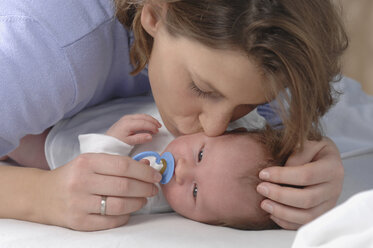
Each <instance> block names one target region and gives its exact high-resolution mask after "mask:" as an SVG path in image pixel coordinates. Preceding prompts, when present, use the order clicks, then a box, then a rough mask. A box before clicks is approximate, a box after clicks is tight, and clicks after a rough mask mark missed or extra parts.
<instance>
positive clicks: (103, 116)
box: [45, 96, 174, 214]
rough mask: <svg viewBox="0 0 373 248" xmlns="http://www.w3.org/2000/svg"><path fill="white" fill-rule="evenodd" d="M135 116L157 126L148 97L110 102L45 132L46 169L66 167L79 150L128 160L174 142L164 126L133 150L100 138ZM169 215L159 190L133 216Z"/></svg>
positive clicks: (114, 140) (155, 115)
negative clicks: (123, 119)
mask: <svg viewBox="0 0 373 248" xmlns="http://www.w3.org/2000/svg"><path fill="white" fill-rule="evenodd" d="M135 113H145V114H149V115H151V116H153V117H154V118H156V119H158V120H159V121H160V122H161V118H160V116H159V112H158V110H157V108H156V106H155V104H154V100H153V98H152V97H149V96H146V97H135V98H125V99H117V100H113V101H110V102H107V103H105V104H102V105H98V106H95V107H92V108H89V109H87V110H84V111H82V112H80V113H78V114H77V115H75V116H74V117H72V118H70V119H66V120H63V121H60V122H59V123H58V124H57V125H55V126H54V127H53V128H52V130H51V131H50V132H49V134H48V136H47V140H46V142H45V154H46V158H47V161H48V164H49V166H50V168H51V169H55V168H57V167H59V166H61V165H64V164H66V163H68V162H69V161H71V160H72V159H73V158H75V157H76V156H77V155H79V153H80V148H81V150H82V153H86V152H94V153H110V154H114V155H121V156H130V157H132V156H133V155H135V154H137V153H140V152H143V151H155V152H158V153H161V152H162V151H163V150H164V149H165V148H166V146H167V144H168V143H170V142H171V141H172V140H173V139H174V137H173V136H172V135H171V133H169V132H168V131H167V129H166V128H165V127H164V125H163V126H162V128H160V129H159V132H158V133H157V134H155V135H153V139H152V142H149V143H146V144H142V145H136V146H130V145H127V144H125V143H123V142H121V141H120V140H117V139H115V138H113V137H110V136H106V135H103V134H102V133H105V132H106V130H107V129H108V128H109V127H110V126H111V125H112V124H114V123H115V122H116V121H117V120H119V119H120V118H121V117H122V116H123V115H127V114H135ZM87 133H90V134H89V135H84V136H80V137H79V139H80V140H81V141H82V143H81V144H80V143H79V139H78V136H79V135H80V134H87ZM92 133H95V134H92ZM158 187H159V185H158ZM159 188H160V187H159ZM169 211H172V209H171V207H170V206H169V205H168V203H167V201H166V199H165V198H164V196H163V194H162V191H161V190H159V193H158V194H157V195H156V196H154V197H150V198H148V202H147V204H146V205H145V206H144V207H143V208H142V209H141V210H139V211H137V212H135V214H149V213H164V212H169Z"/></svg>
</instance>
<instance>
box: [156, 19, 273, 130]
mask: <svg viewBox="0 0 373 248" xmlns="http://www.w3.org/2000/svg"><path fill="white" fill-rule="evenodd" d="M153 37H154V45H153V49H152V53H151V56H150V61H149V79H150V84H151V87H152V92H153V95H154V99H155V102H156V104H157V107H158V109H159V112H160V114H161V117H162V120H163V122H164V124H165V125H166V127H167V129H168V130H169V131H170V132H171V133H172V134H174V135H177V136H178V135H182V134H191V133H196V132H199V131H204V132H205V133H206V134H207V135H208V136H216V135H220V134H222V133H223V132H224V131H225V130H226V128H227V126H228V123H229V122H230V121H232V120H236V119H238V118H240V117H242V116H244V115H246V114H247V113H249V112H250V111H251V110H253V109H254V108H255V107H256V106H257V105H258V104H262V103H264V102H265V101H266V100H265V97H264V90H263V87H262V86H263V83H264V77H263V75H262V73H260V71H259V69H258V68H257V67H256V65H255V64H254V63H253V62H252V61H250V60H249V59H248V57H247V56H246V55H245V54H243V53H241V52H239V51H234V50H217V49H212V48H209V47H207V46H204V45H202V44H200V43H199V42H196V41H193V40H190V39H188V38H184V37H174V36H171V35H170V34H169V33H168V32H167V31H166V30H165V28H164V27H163V26H161V27H160V28H158V29H157V32H156V33H155V34H154V35H153Z"/></svg>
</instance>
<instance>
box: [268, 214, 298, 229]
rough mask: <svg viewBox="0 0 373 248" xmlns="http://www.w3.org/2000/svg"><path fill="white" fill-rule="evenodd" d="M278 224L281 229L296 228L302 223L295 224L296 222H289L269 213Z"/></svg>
mask: <svg viewBox="0 0 373 248" xmlns="http://www.w3.org/2000/svg"><path fill="white" fill-rule="evenodd" d="M270 218H271V219H272V220H273V221H274V222H275V223H276V224H277V225H278V226H280V227H282V228H283V229H287V230H298V229H299V228H300V227H301V226H302V225H299V224H296V223H291V222H288V221H286V220H282V219H279V218H276V217H274V216H272V215H271V217H270Z"/></svg>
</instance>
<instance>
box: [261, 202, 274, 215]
mask: <svg viewBox="0 0 373 248" xmlns="http://www.w3.org/2000/svg"><path fill="white" fill-rule="evenodd" d="M262 208H263V209H264V210H265V211H266V212H268V213H270V214H271V213H272V212H273V206H272V204H270V203H268V202H265V203H263V204H262Z"/></svg>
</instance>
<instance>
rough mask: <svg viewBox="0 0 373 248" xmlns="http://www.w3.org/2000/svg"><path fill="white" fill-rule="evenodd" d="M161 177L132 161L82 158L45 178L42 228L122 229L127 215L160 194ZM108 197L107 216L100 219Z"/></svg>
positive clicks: (40, 206)
mask: <svg viewBox="0 0 373 248" xmlns="http://www.w3.org/2000/svg"><path fill="white" fill-rule="evenodd" d="M160 180H161V175H160V173H159V172H157V171H156V170H154V169H153V168H151V167H150V166H146V165H144V164H142V163H140V162H137V161H135V160H133V159H131V158H130V157H124V156H117V155H108V154H93V153H88V154H81V155H79V156H78V157H77V158H75V159H74V160H72V161H71V162H70V163H68V164H66V165H64V166H62V167H59V168H57V169H56V170H53V171H48V172H47V173H44V176H43V177H42V182H41V184H40V185H42V187H43V188H42V189H40V192H43V193H41V194H40V198H41V199H39V201H38V202H37V203H38V209H39V210H38V211H40V212H39V213H38V214H40V216H45V218H46V219H45V220H42V222H43V223H46V224H52V225H58V226H64V227H68V228H71V229H75V230H81V231H94V230H102V229H110V228H114V227H118V226H122V225H124V224H126V223H127V222H128V219H129V215H130V213H132V212H135V211H137V210H139V209H140V208H142V207H143V206H144V205H145V204H146V197H150V196H154V195H156V194H157V193H158V188H157V187H156V186H155V184H154V183H157V182H159V181H160ZM102 196H107V200H106V215H100V208H101V199H102Z"/></svg>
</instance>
